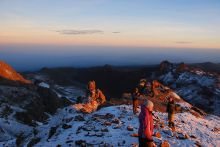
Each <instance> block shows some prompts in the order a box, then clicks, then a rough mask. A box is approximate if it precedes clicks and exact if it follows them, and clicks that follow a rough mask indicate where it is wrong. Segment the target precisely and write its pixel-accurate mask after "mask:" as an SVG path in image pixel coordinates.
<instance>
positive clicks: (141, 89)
mask: <svg viewBox="0 0 220 147" xmlns="http://www.w3.org/2000/svg"><path fill="white" fill-rule="evenodd" d="M146 83H147V80H146V79H141V80H140V82H139V84H138V90H139V93H140V94H141V95H144V94H145V92H146Z"/></svg>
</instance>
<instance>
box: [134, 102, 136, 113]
mask: <svg viewBox="0 0 220 147" xmlns="http://www.w3.org/2000/svg"><path fill="white" fill-rule="evenodd" d="M133 113H134V114H135V113H136V112H135V100H133Z"/></svg>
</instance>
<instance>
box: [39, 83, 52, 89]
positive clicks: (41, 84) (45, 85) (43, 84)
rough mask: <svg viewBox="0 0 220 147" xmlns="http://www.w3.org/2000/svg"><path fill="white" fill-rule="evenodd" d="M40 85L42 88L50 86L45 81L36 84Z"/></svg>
mask: <svg viewBox="0 0 220 147" xmlns="http://www.w3.org/2000/svg"><path fill="white" fill-rule="evenodd" d="M38 85H39V86H40V87H43V88H50V85H49V84H47V83H45V82H41V83H39V84H38Z"/></svg>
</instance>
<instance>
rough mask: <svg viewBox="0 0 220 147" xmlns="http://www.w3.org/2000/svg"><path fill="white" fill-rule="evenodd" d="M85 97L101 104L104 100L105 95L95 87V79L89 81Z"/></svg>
mask: <svg viewBox="0 0 220 147" xmlns="http://www.w3.org/2000/svg"><path fill="white" fill-rule="evenodd" d="M86 97H87V98H88V99H89V101H91V100H92V101H93V100H95V101H97V102H98V103H99V104H103V103H104V102H105V101H106V98H105V95H104V94H103V93H102V91H101V90H99V89H96V84H95V81H89V83H88V87H87V93H86Z"/></svg>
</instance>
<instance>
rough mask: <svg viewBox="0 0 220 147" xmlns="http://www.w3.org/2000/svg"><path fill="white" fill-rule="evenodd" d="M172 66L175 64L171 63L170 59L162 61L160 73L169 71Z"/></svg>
mask: <svg viewBox="0 0 220 147" xmlns="http://www.w3.org/2000/svg"><path fill="white" fill-rule="evenodd" d="M172 67H173V64H172V63H170V62H169V61H167V60H165V61H162V62H161V63H160V67H159V70H160V73H161V74H163V73H167V72H169V71H170V70H171V69H172Z"/></svg>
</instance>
